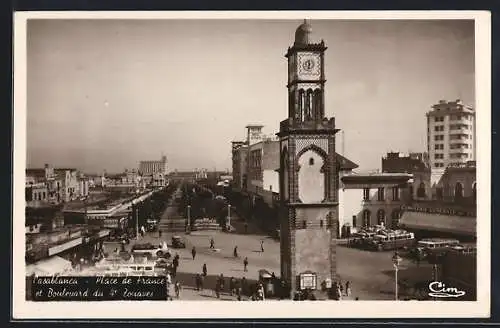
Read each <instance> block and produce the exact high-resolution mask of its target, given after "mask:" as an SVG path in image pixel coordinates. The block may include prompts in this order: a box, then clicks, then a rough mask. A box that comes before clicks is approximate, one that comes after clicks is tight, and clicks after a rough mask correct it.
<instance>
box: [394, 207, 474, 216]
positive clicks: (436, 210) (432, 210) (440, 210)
mask: <svg viewBox="0 0 500 328" xmlns="http://www.w3.org/2000/svg"><path fill="white" fill-rule="evenodd" d="M402 209H403V211H407V212H419V213H429V214H441V215H454V216H470V217H475V216H476V212H475V211H465V210H458V209H454V208H449V207H426V206H410V205H407V206H402Z"/></svg>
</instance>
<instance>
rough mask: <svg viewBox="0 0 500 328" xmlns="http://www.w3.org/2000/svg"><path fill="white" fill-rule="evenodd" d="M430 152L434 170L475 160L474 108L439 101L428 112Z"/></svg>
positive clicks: (428, 147)
mask: <svg viewBox="0 0 500 328" xmlns="http://www.w3.org/2000/svg"><path fill="white" fill-rule="evenodd" d="M426 116H427V150H428V152H429V163H430V167H431V169H433V170H440V169H443V170H444V169H445V168H446V167H448V166H461V165H464V164H466V163H467V162H468V161H475V160H476V114H475V111H474V108H472V107H471V106H467V105H464V104H463V103H462V101H461V100H460V99H457V100H456V101H445V100H440V101H439V103H437V104H435V105H433V106H432V110H431V111H429V112H427V114H426Z"/></svg>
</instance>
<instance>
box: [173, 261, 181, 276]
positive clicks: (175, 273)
mask: <svg viewBox="0 0 500 328" xmlns="http://www.w3.org/2000/svg"><path fill="white" fill-rule="evenodd" d="M178 267H179V259H178V258H177V257H174V259H173V260H172V275H173V276H174V278H175V277H176V276H177V268H178Z"/></svg>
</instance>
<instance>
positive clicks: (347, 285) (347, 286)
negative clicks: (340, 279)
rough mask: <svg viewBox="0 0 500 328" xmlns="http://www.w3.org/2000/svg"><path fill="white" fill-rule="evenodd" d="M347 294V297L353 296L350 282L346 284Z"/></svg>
mask: <svg viewBox="0 0 500 328" xmlns="http://www.w3.org/2000/svg"><path fill="white" fill-rule="evenodd" d="M345 294H346V296H350V295H351V282H350V281H348V282H346V283H345Z"/></svg>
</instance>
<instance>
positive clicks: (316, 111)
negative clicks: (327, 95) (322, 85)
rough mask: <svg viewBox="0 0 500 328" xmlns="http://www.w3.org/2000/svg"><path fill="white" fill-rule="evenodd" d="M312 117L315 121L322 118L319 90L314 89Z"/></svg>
mask: <svg viewBox="0 0 500 328" xmlns="http://www.w3.org/2000/svg"><path fill="white" fill-rule="evenodd" d="M313 116H314V119H315V120H316V121H320V120H321V118H322V116H323V115H322V113H321V90H319V89H316V90H314V112H313Z"/></svg>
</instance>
